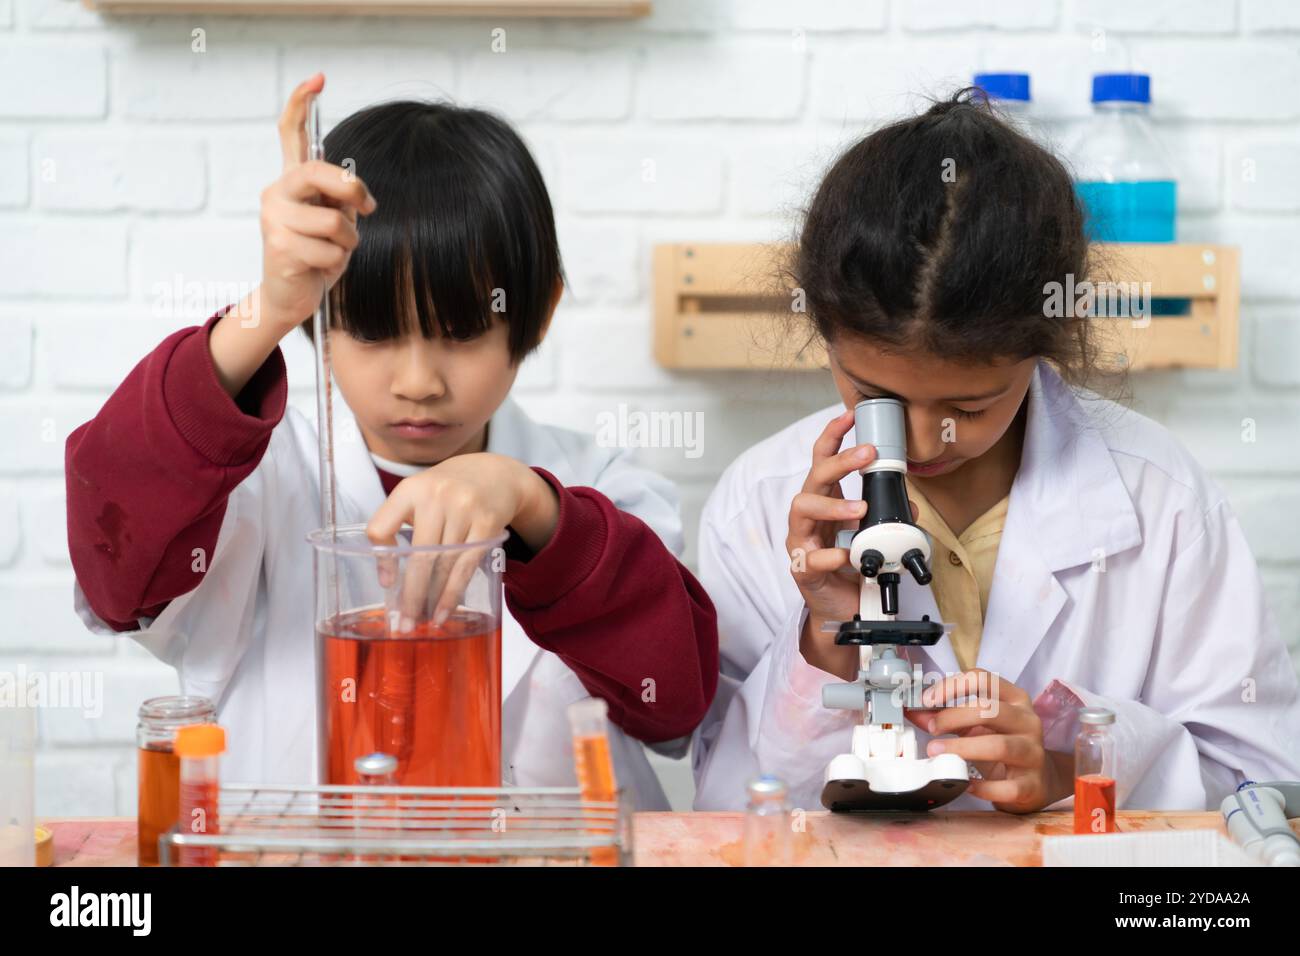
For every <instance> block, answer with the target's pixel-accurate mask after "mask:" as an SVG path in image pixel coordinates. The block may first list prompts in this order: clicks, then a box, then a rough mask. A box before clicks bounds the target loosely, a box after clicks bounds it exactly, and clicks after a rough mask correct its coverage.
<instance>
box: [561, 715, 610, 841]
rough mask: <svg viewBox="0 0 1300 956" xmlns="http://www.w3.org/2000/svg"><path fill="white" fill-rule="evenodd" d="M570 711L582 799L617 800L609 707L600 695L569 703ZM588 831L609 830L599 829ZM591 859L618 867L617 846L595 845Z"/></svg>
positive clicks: (574, 757)
mask: <svg viewBox="0 0 1300 956" xmlns="http://www.w3.org/2000/svg"><path fill="white" fill-rule="evenodd" d="M568 714H569V727H570V728H571V730H572V732H573V766H574V769H575V770H576V771H577V776H578V789H579V790H580V791H581V792H582V799H583V802H591V803H614V802H615V801H616V800H617V799H618V782H617V781H616V780H615V779H614V761H613V758H612V757H611V756H610V751H609V726H608V714H609V708H608V706H607V705H606V704H605V702H604V701H603V700H601V699H600V698H599V697H589V698H587V699H586V700H580V701H578V702H577V703H574V704H570V705H569V708H568ZM589 832H592V833H600V832H607V831H604V830H602V829H600V828H596V829H593V830H590V831H589ZM591 862H592V863H593V864H594V865H596V866H617V865H618V848H617V847H612V846H608V847H596V848H595V849H593V850H592V852H591Z"/></svg>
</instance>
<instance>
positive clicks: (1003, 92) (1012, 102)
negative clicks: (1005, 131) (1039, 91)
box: [971, 73, 1032, 132]
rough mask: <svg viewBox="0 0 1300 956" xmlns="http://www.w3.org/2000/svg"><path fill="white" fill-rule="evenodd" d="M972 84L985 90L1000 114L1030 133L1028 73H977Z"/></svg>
mask: <svg viewBox="0 0 1300 956" xmlns="http://www.w3.org/2000/svg"><path fill="white" fill-rule="evenodd" d="M971 82H972V84H973V85H975V86H977V87H979V88H980V89H981V90H983V92H984V95H985V96H986V97H988V99H989V102H990V103H992V104H993V106H994V107H995V108H996V109H997V110H998V112H1000V113H1002V114H1003V115H1004V116H1006V117H1007V118H1008V119H1010V120H1012V121H1013V122H1015V123H1017V124H1018V125H1020V126H1021V127H1022V128H1024V129H1025V131H1026V132H1028V127H1029V115H1030V110H1031V108H1032V107H1031V103H1032V99H1031V97H1030V94H1029V89H1030V85H1029V74H1028V73H976V74H975V75H974V76H973V77H971Z"/></svg>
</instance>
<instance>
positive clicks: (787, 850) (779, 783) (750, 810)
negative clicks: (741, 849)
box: [745, 774, 794, 866]
mask: <svg viewBox="0 0 1300 956" xmlns="http://www.w3.org/2000/svg"><path fill="white" fill-rule="evenodd" d="M747 789H748V792H749V803H748V804H747V805H746V807H745V866H790V864H791V862H792V861H793V856H794V854H793V846H792V836H791V824H790V804H789V801H788V794H789V791H788V789H787V788H786V785H785V781H783V780H782V779H781V778H780V777H774V776H772V775H771V774H763V775H762V776H761V777H757V778H755V779H754V780H751V781H750V782H749V787H748V788H747Z"/></svg>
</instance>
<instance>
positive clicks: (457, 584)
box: [366, 452, 560, 630]
mask: <svg viewBox="0 0 1300 956" xmlns="http://www.w3.org/2000/svg"><path fill="white" fill-rule="evenodd" d="M559 517H560V505H559V499H558V498H557V497H556V494H555V491H554V490H553V489H552V488H551V486H550V484H549V483H548V482H547V481H546V479H544V478H542V477H541V475H539V474H537V472H535V471H533V470H532V469H531V468H529V467H528V466H527V465H525V464H523V463H522V462H519V461H516V460H515V459H513V458H509V457H507V456H505V455H497V454H493V453H491V452H476V453H473V454H468V455H454V456H452V457H451V458H448V459H446V460H445V461H442V462H440V463H439V464H437V465H434V466H433V467H432V468H429V469H428V470H426V471H422V472H420V473H419V474H417V475H412V476H411V477H410V478H406V479H403V480H402V481H401V483H399V484H398V485H397V487H396V488H394V489H393V492H392V494H390V495H389V496H388V499H387V500H386V501H385V502H384V503H383V504H382V505H381V506H380V507H379V510H378V511H376V512H375V514H374V516H373V517H372V518H371V519H370V523H369V524H368V525H367V526H366V534H367V535H368V536H369V538H370V540H371V541H373V542H374V543H375V544H389V545H392V544H396V543H397V533H398V531H400V530H401V528H402V526H403V525H406V524H409V525H411V526H413V528H414V531H413V532H412V534H411V544H412V545H415V546H430V545H444V546H454V545H463V544H466V543H467V542H471V541H483V540H486V539H490V538H492V537H495V536H496V535H498V534H500V533H501V532H502V531H504V530H505V529H506V527H507V526H509V527H511V528H513V529H514V530H515V532H516V533H517V534H518V535H519V537H520V538H522V539H523V541H524V543H525V544H527V545H528V547H529V548H530V549H532V550H533V552H538V551H540V550H542V548H544V547H545V546H546V543H547V542H548V541H550V539H551V536H552V535H553V534H554V533H555V527H556V524H558V522H559ZM485 550H486V549H484V548H459V549H455V550H451V551H446V552H441V553H439V552H429V553H419V554H415V555H412V556H410V557H408V558H407V559H406V566H405V569H404V570H403V577H402V581H401V588H400V591H399V593H398V595H397V604H398V608H399V610H400V618H401V620H399V622H398V629H399V630H410V629H411V628H412V627H414V626H415V624H416V623H418V622H421V621H425V620H432V621H433V623H434V624H435V625H436V624H441V623H443V621H445V620H446V619H447V617H448V616H449V615H450V614H451V613H452V612H453V611H455V610H456V607H457V605H458V604H459V603H460V599H461V595H462V594H464V592H465V588H466V586H467V585H468V584H469V580H470V578H471V576H472V575H473V574H474V569H475V568H476V567H478V566H479V563H480V562H481V561H482V560H483V558H484V556H485ZM379 578H380V584H381V585H383V586H384V587H385V588H389V587H391V586H392V585H393V584H395V583H397V582H396V581H395V580H394V569H393V567H392V566H391V565H385V563H384V562H383V561H381V562H380V567H379ZM430 608H432V610H430Z"/></svg>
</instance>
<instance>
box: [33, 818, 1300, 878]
mask: <svg viewBox="0 0 1300 956" xmlns="http://www.w3.org/2000/svg"><path fill="white" fill-rule="evenodd" d="M744 819H745V815H744V814H743V813H638V814H636V815H635V816H634V818H633V835H632V840H633V857H634V860H635V862H636V864H637V865H638V866H740V865H742V863H743V860H744V842H743V834H744ZM39 822H40V823H41V825H43V826H45V827H48V828H49V829H51V830H52V831H53V832H54V865H55V866H134V865H135V862H136V827H135V820H134V819H133V818H126V817H99V818H69V819H46V820H41V821H39ZM1073 824H1074V814H1073V812H1072V811H1054V812H1050V813H1030V814H1025V815H1019V816H1018V815H1014V814H1010V813H999V812H988V811H968V812H960V813H944V812H941V811H939V812H933V813H884V814H863V815H846V814H832V813H829V812H827V811H816V812H808V813H807V814H805V815H803V816H802V817H801V818H796V819H795V827H796V829H795V833H794V863H795V864H796V865H800V866H1038V865H1040V864H1041V862H1042V838H1043V837H1044V836H1057V835H1062V836H1064V835H1069V834H1071V833H1072V832H1073ZM1116 825H1117V827H1118V829H1119V830H1120V831H1121V832H1133V831H1136V830H1168V829H1172V830H1215V831H1217V832H1219V833H1224V832H1225V830H1224V826H1223V817H1222V816H1221V815H1220V814H1218V813H1215V812H1212V811H1210V812H1197V811H1167V812H1166V811H1149V810H1128V811H1125V810H1121V811H1119V812H1118V813H1117V814H1116ZM1291 826H1292V827H1293V828H1294V829H1296V831H1297V832H1300V820H1293V821H1291Z"/></svg>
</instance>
